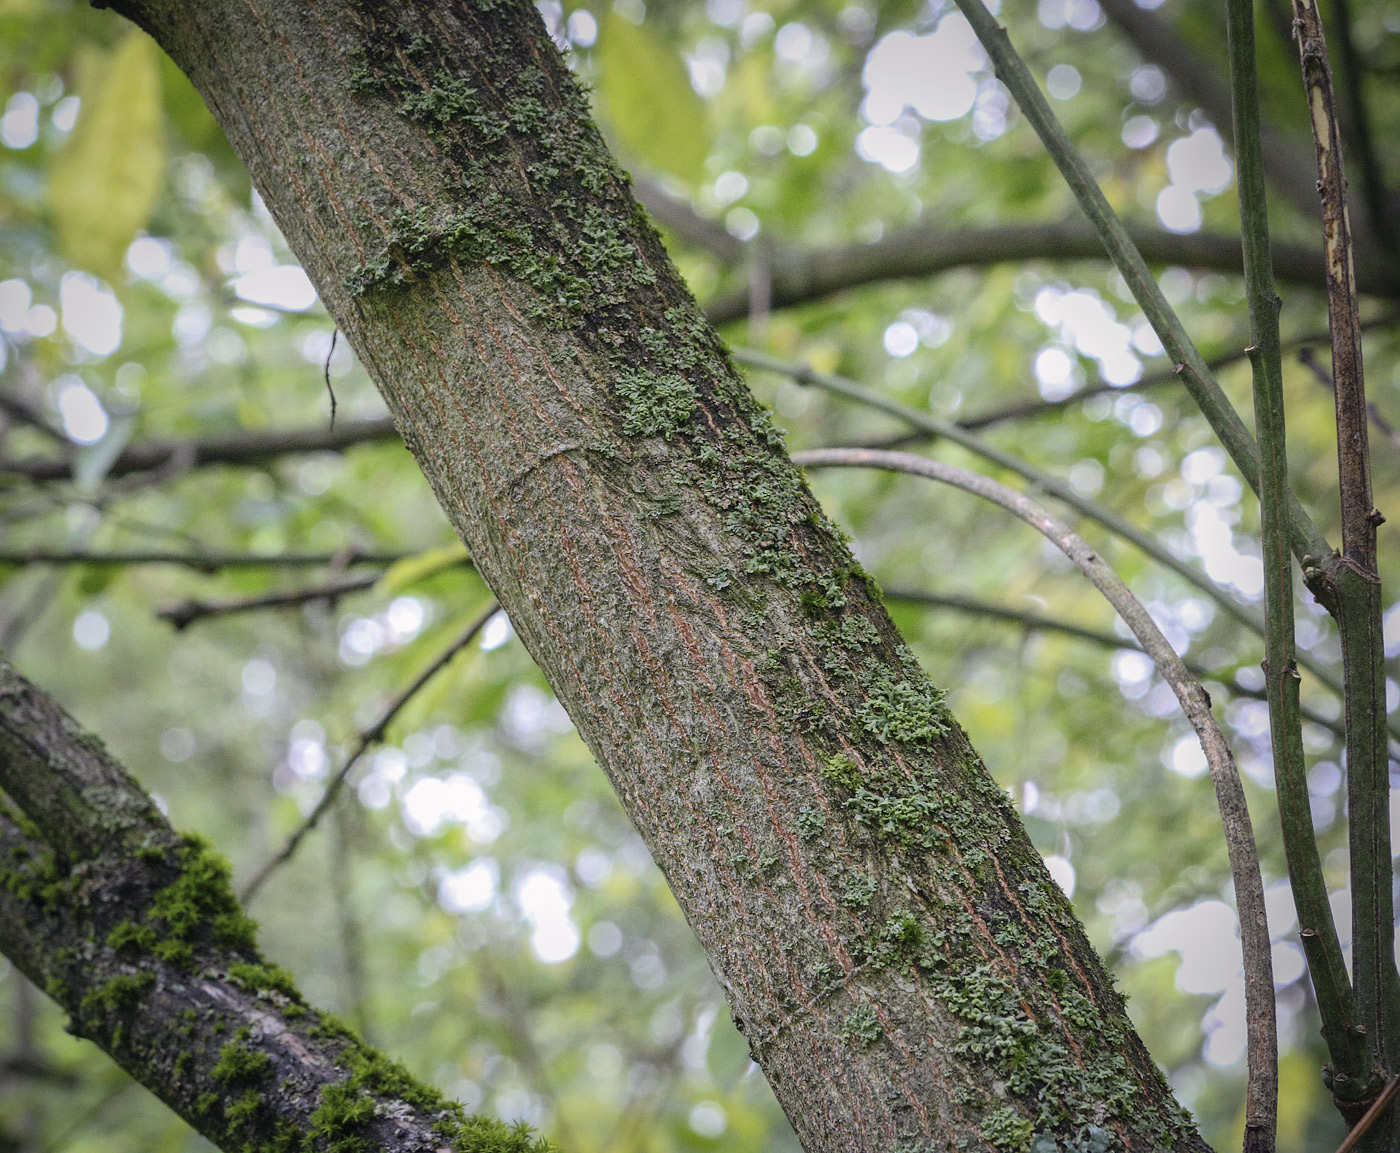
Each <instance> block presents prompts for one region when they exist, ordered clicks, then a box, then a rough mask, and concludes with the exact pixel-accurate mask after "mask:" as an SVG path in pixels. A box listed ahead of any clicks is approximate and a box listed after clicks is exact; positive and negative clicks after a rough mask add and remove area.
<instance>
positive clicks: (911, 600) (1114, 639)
mask: <svg viewBox="0 0 1400 1153" xmlns="http://www.w3.org/2000/svg"><path fill="white" fill-rule="evenodd" d="M862 447H869V446H862ZM885 600H886V601H896V602H899V601H902V602H905V603H907V604H917V605H926V606H929V607H931V608H946V609H952V610H953V611H954V612H962V613H968V614H969V615H972V616H981V617H988V618H990V619H992V620H998V621H1003V622H1005V623H1006V624H1014V625H1018V626H1019V627H1021V628H1023V629H1027V630H1030V631H1033V632H1053V633H1060V634H1062V635H1064V636H1067V637H1074V638H1075V639H1076V640H1081V641H1087V642H1088V643H1089V644H1093V645H1098V646H1099V647H1100V648H1106V649H1116V650H1119V651H1126V652H1135V653H1140V652H1142V651H1143V648H1142V646H1141V645H1140V644H1138V643H1137V641H1135V640H1133V639H1132V638H1131V637H1120V636H1119V635H1118V634H1117V633H1111V632H1107V631H1106V630H1103V629H1092V628H1088V627H1086V626H1084V625H1080V624H1075V623H1074V622H1073V621H1066V620H1060V619H1058V618H1057V617H1049V616H1044V615H1042V614H1040V613H1034V612H1029V611H1027V610H1025V609H1013V608H1011V607H1009V606H1007V605H1002V604H997V603H996V602H995V601H988V600H983V599H981V598H980V597H969V596H961V595H959V594H957V593H936V592H925V591H923V590H918V589H902V588H894V589H891V588H887V589H885ZM1184 663H1185V665H1186V667H1187V668H1188V669H1190V670H1191V673H1192V675H1193V676H1195V677H1197V678H1199V679H1200V680H1203V681H1206V680H1211V681H1217V682H1219V683H1220V684H1222V685H1223V686H1224V687H1225V691H1226V692H1228V693H1229V694H1230V695H1231V696H1232V697H1244V698H1246V699H1248V700H1252V701H1262V700H1264V699H1265V692H1264V690H1263V689H1256V688H1251V687H1250V686H1249V685H1246V684H1244V683H1243V682H1242V681H1240V679H1239V677H1238V676H1236V675H1233V674H1227V673H1223V672H1220V671H1218V670H1215V669H1208V668H1206V667H1205V666H1204V665H1200V664H1197V663H1196V662H1195V661H1184ZM1301 712H1302V716H1303V719H1304V720H1307V721H1310V722H1311V723H1312V724H1315V725H1317V726H1319V727H1320V728H1324V729H1326V730H1327V731H1328V732H1330V733H1331V734H1332V735H1333V736H1335V737H1337V738H1338V740H1344V739H1345V738H1346V729H1345V727H1344V726H1343V725H1342V722H1341V721H1340V720H1339V719H1337V718H1335V717H1329V716H1327V715H1326V714H1325V713H1322V712H1319V711H1318V710H1317V709H1313V708H1309V707H1308V706H1307V705H1303V706H1302V708H1301Z"/></svg>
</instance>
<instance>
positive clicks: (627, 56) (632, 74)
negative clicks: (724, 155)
mask: <svg viewBox="0 0 1400 1153" xmlns="http://www.w3.org/2000/svg"><path fill="white" fill-rule="evenodd" d="M598 59H599V65H600V69H599V71H600V76H599V81H598V91H599V93H600V95H601V96H602V97H603V100H604V101H605V103H606V112H607V115H608V121H609V123H610V125H611V127H612V130H613V135H614V136H615V137H616V139H617V141H618V142H619V143H620V144H621V145H622V146H623V148H624V149H625V150H626V151H627V152H628V153H630V154H631V155H632V156H633V157H635V158H636V159H637V160H640V161H641V162H642V163H643V164H645V165H647V166H648V167H649V168H651V169H652V170H653V171H658V172H669V173H670V174H671V175H673V176H679V177H681V179H683V180H688V181H690V182H691V183H692V184H698V183H699V182H700V179H701V177H702V176H703V175H704V171H705V157H706V156H708V155H709V153H710V143H711V140H710V131H709V121H708V119H707V116H706V112H705V104H704V102H703V101H702V100H701V99H700V97H699V96H697V95H696V94H695V89H694V88H692V87H691V86H690V74H689V72H688V71H687V70H686V66H685V61H683V60H682V59H681V58H680V56H679V54H678V53H677V52H676V51H675V50H674V49H673V48H672V47H671V46H670V45H669V44H666V43H665V42H664V41H662V40H661V39H660V38H659V37H658V36H657V35H656V34H655V32H654V31H652V29H651V28H650V27H648V26H647V25H636V24H633V23H631V22H630V21H628V20H625V19H623V18H622V17H620V16H618V15H616V14H615V13H609V14H608V15H607V17H606V18H605V19H604V21H603V29H602V33H601V35H600V36H599V37H598Z"/></svg>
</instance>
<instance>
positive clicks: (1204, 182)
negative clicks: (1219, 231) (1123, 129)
mask: <svg viewBox="0 0 1400 1153" xmlns="http://www.w3.org/2000/svg"><path fill="white" fill-rule="evenodd" d="M1167 175H1168V176H1169V177H1170V178H1171V183H1170V184H1168V185H1167V187H1166V188H1164V189H1162V191H1161V192H1160V193H1159V194H1158V196H1157V216H1158V218H1159V219H1160V220H1161V221H1162V224H1163V225H1164V226H1165V227H1167V228H1169V229H1170V230H1171V231H1173V232H1195V231H1196V230H1197V229H1198V228H1200V227H1201V203H1200V202H1201V200H1202V198H1205V197H1210V196H1215V195H1216V194H1217V193H1220V192H1224V191H1225V189H1226V188H1228V187H1229V185H1230V180H1231V177H1232V176H1233V175H1234V169H1233V168H1231V166H1230V161H1229V160H1228V159H1226V157H1225V147H1224V145H1223V144H1222V143H1221V141H1220V134H1219V133H1218V132H1216V131H1215V129H1214V128H1212V127H1210V126H1209V125H1207V126H1205V127H1203V128H1197V129H1196V130H1195V131H1194V132H1192V133H1191V135H1190V136H1184V137H1182V138H1181V139H1180V140H1174V141H1173V142H1172V143H1171V145H1170V146H1169V147H1168V148H1167Z"/></svg>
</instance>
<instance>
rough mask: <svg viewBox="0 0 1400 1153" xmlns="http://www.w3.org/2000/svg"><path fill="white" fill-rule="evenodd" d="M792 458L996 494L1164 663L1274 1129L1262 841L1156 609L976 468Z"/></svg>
mask: <svg viewBox="0 0 1400 1153" xmlns="http://www.w3.org/2000/svg"><path fill="white" fill-rule="evenodd" d="M792 459H793V463H794V464H796V465H798V466H799V467H800V468H827V467H837V468H879V469H887V470H891V471H895V472H903V473H908V474H910V475H912V476H921V477H925V478H927V479H929V480H936V481H939V482H941V483H943V484H948V485H952V486H953V487H955V488H960V489H962V490H963V491H964V492H969V493H972V494H973V495H974V496H980V497H981V498H982V499H983V500H988V501H991V502H992V503H993V504H995V505H998V506H1000V507H1001V508H1003V509H1005V510H1006V511H1007V512H1009V513H1011V514H1012V515H1013V516H1016V517H1019V518H1020V519H1021V520H1023V521H1025V523H1026V524H1028V525H1030V526H1031V527H1032V528H1034V529H1036V530H1037V531H1038V532H1040V533H1041V534H1042V535H1043V536H1044V537H1045V538H1046V539H1047V540H1049V541H1050V542H1051V543H1052V544H1054V545H1055V547H1056V548H1058V549H1059V550H1060V551H1061V552H1063V553H1064V554H1065V556H1067V557H1068V558H1069V559H1070V560H1071V561H1073V562H1074V563H1075V565H1076V566H1078V568H1079V571H1080V572H1082V573H1083V574H1084V575H1085V576H1086V577H1088V578H1089V580H1090V581H1092V582H1093V585H1094V587H1095V588H1097V589H1098V590H1099V591H1100V592H1101V593H1103V595H1104V596H1105V597H1106V598H1107V599H1108V602H1109V603H1110V604H1111V605H1113V607H1114V608H1115V609H1116V610H1117V611H1118V615H1119V616H1121V617H1122V618H1123V621H1124V623H1126V624H1127V626H1128V627H1129V628H1130V629H1132V631H1133V635H1134V636H1135V637H1137V639H1138V643H1139V644H1141V645H1142V647H1143V650H1144V651H1145V652H1146V653H1147V654H1148V656H1150V657H1151V658H1152V662H1153V664H1155V665H1156V666H1157V670H1158V672H1160V673H1161V675H1162V679H1163V680H1164V681H1166V682H1167V684H1169V685H1170V686H1171V688H1172V691H1173V692H1174V693H1175V694H1176V699H1177V700H1178V701H1179V702H1180V703H1181V711H1182V712H1183V713H1185V714H1186V718H1187V720H1189V721H1190V722H1191V726H1192V727H1193V728H1194V729H1195V730H1196V735H1197V736H1198V737H1200V740H1201V748H1202V750H1203V751H1204V752H1205V756H1206V764H1207V765H1208V766H1209V767H1210V778H1211V782H1212V783H1213V784H1214V786H1215V799H1216V803H1217V804H1218V805H1219V807H1220V819H1221V822H1222V823H1223V824H1224V826H1225V844H1226V848H1227V850H1228V851H1229V855H1230V874H1231V876H1232V878H1233V879H1234V884H1235V904H1236V906H1237V907H1238V910H1239V920H1240V946H1241V950H1242V952H1243V955H1244V987H1245V1016H1246V1028H1247V1036H1248V1063H1249V1101H1250V1103H1251V1108H1252V1120H1253V1122H1254V1123H1255V1124H1256V1125H1258V1126H1259V1127H1260V1130H1261V1131H1262V1132H1264V1133H1269V1134H1272V1133H1273V1131H1274V1128H1275V1124H1276V1118H1277V1107H1278V1102H1277V1100H1276V1097H1277V1093H1276V1086H1277V1081H1276V1078H1277V1057H1278V1023H1277V1018H1276V1014H1275V1010H1274V978H1273V961H1272V953H1271V949H1272V946H1271V945H1270V943H1269V926H1268V916H1267V914H1266V913H1265V910H1264V882H1263V878H1262V876H1261V874H1260V871H1259V850H1258V848H1257V846H1256V845H1255V841H1254V831H1253V828H1252V826H1251V824H1250V820H1249V807H1248V805H1247V804H1246V802H1245V796H1244V786H1243V785H1242V784H1241V782H1240V775H1239V771H1238V769H1237V768H1236V767H1235V758H1234V756H1233V755H1232V754H1231V752H1230V746H1229V745H1228V744H1227V743H1226V740H1225V735H1224V734H1223V733H1222V732H1221V731H1220V727H1219V726H1218V725H1217V724H1216V723H1215V717H1214V716H1213V715H1212V714H1211V711H1210V697H1209V696H1208V695H1207V694H1206V691H1205V689H1203V688H1202V687H1201V685H1200V682H1199V681H1197V680H1196V678H1195V677H1193V676H1192V675H1191V673H1190V671H1189V670H1188V669H1187V668H1186V665H1185V664H1184V663H1183V662H1182V660H1181V658H1180V657H1179V656H1177V654H1176V650H1175V649H1173V648H1172V647H1171V645H1170V643H1168V641H1167V638H1166V637H1164V636H1163V635H1162V631H1161V630H1160V629H1159V628H1158V627H1157V625H1156V622H1155V621H1153V619H1152V617H1151V614H1149V613H1148V611H1147V610H1146V609H1145V608H1143V606H1142V604H1141V602H1140V601H1139V600H1138V599H1137V597H1135V596H1133V594H1132V593H1131V592H1130V591H1129V590H1128V586H1127V585H1125V584H1124V583H1123V581H1122V580H1121V579H1120V578H1119V576H1118V574H1117V573H1116V572H1114V571H1113V569H1112V568H1111V567H1109V565H1108V564H1107V563H1105V562H1104V560H1103V559H1102V558H1101V557H1100V556H1099V555H1098V554H1097V553H1096V552H1095V551H1094V550H1093V549H1091V548H1090V547H1089V545H1088V544H1087V543H1086V542H1085V541H1084V539H1083V538H1082V537H1080V536H1078V535H1077V534H1076V533H1075V532H1074V531H1073V530H1072V529H1071V528H1070V527H1069V526H1068V525H1066V524H1065V523H1063V522H1062V521H1060V520H1057V519H1056V518H1055V517H1053V516H1051V515H1050V513H1049V512H1047V511H1046V510H1045V509H1044V508H1042V507H1041V506H1040V505H1038V504H1036V503H1035V502H1034V501H1032V500H1031V499H1030V498H1029V497H1026V496H1023V495H1022V494H1020V493H1018V492H1016V491H1015V490H1014V489H1011V488H1008V487H1007V486H1006V485H1004V484H1000V483H998V482H997V481H994V480H991V479H990V478H988V477H985V476H981V475H979V474H978V473H975V472H970V471H968V470H967V469H963V468H956V467H955V466H953V465H949V464H944V463H943V462H942V461H934V460H928V459H927V458H925V457H921V456H914V455H912V454H910V453H907V452H872V451H870V450H867V449H840V448H828V449H818V450H816V451H813V452H796V453H793V455H792Z"/></svg>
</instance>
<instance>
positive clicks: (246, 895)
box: [241, 601, 501, 904]
mask: <svg viewBox="0 0 1400 1153" xmlns="http://www.w3.org/2000/svg"><path fill="white" fill-rule="evenodd" d="M500 610H501V606H500V605H499V604H497V603H496V602H495V601H492V602H491V603H490V604H489V605H488V606H487V608H486V611H485V612H483V613H482V614H481V615H480V616H479V617H477V618H476V619H475V620H474V621H472V623H471V624H470V625H468V626H467V630H466V631H465V632H464V633H463V634H462V635H461V636H460V637H458V638H457V639H456V640H455V641H453V642H452V643H451V644H450V645H448V646H447V648H445V649H443V651H442V652H441V653H440V654H439V655H438V657H437V659H436V660H434V661H433V663H432V664H430V665H429V666H428V667H427V668H426V669H424V670H423V671H422V672H421V673H419V674H418V676H417V677H416V678H415V679H414V681H413V683H412V684H411V685H409V686H408V688H406V689H404V690H403V692H401V693H400V694H399V695H398V696H397V697H395V698H394V699H393V701H392V702H391V703H390V705H389V707H388V708H386V709H385V710H384V711H383V712H382V713H380V714H379V718H378V719H377V720H376V721H375V722H374V723H373V724H372V725H370V726H369V728H367V729H363V730H361V732H360V737H359V741H358V743H357V744H356V745H355V751H354V752H353V753H351V754H350V756H349V757H348V758H347V759H346V761H345V763H344V764H343V765H341V766H340V768H339V769H337V770H336V772H335V775H334V776H333V777H331V779H330V780H329V781H327V782H326V788H325V791H324V792H323V793H322V794H321V799H320V800H319V801H317V802H316V807H315V808H314V809H312V810H311V812H310V813H309V814H307V817H306V819H305V820H304V821H302V823H301V824H300V825H298V826H297V828H296V830H295V831H294V832H293V833H292V835H291V836H290V837H288V838H287V843H286V844H285V845H283V846H282V848H281V850H280V851H279V852H278V853H277V855H276V856H275V857H273V858H272V859H271V860H269V861H268V862H267V864H265V865H263V867H262V868H261V869H259V870H258V871H257V872H256V873H255V874H253V879H252V880H250V881H249V882H248V884H247V885H245V886H244V888H243V892H242V894H241V897H242V900H243V901H244V903H245V904H246V903H247V902H249V901H251V900H252V899H253V897H254V896H256V895H257V892H258V890H259V889H261V888H262V887H263V885H264V884H265V883H266V881H267V879H268V878H269V877H270V876H271V875H272V874H273V873H274V872H276V870H277V869H279V868H281V867H282V866H283V865H284V864H286V863H287V862H288V861H290V860H291V859H292V855H293V854H294V853H295V852H296V851H297V849H298V848H299V847H300V846H301V842H302V840H303V839H304V838H305V837H306V835H307V833H309V832H311V830H312V829H314V828H315V827H316V825H317V824H318V823H319V822H320V820H321V818H322V817H324V816H325V815H326V811H327V810H328V809H329V808H330V807H331V806H332V805H333V804H335V800H336V798H337V797H338V796H339V795H340V790H341V789H342V788H343V787H344V785H345V779H346V777H348V776H349V775H350V770H351V769H353V768H354V767H355V766H356V765H357V764H359V762H360V759H361V758H362V757H363V756H364V755H365V753H367V752H368V751H369V750H370V748H371V747H373V746H374V745H377V744H378V743H379V742H380V741H382V740H383V739H384V733H385V732H386V731H387V729H388V728H389V725H390V724H392V723H393V720H394V718H395V717H396V716H398V715H399V713H400V712H401V711H402V710H403V707H404V706H405V705H406V704H408V702H409V701H411V700H412V699H413V698H414V697H415V696H416V695H417V694H418V692H419V691H420V690H421V689H422V688H423V686H424V685H426V684H427V683H428V682H429V681H430V680H432V679H433V677H435V676H437V674H438V673H440V672H441V671H442V670H443V669H445V668H446V667H447V666H448V665H449V664H450V663H451V661H452V658H453V657H455V656H456V655H457V654H458V653H459V652H461V651H462V650H463V649H464V648H466V647H467V646H468V645H469V644H471V643H472V641H474V640H475V639H476V636H477V634H478V633H480V632H481V630H482V629H484V628H485V627H486V623H487V621H489V620H490V619H491V618H492V617H493V616H495V615H496V614H497V613H498V612H500Z"/></svg>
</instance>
